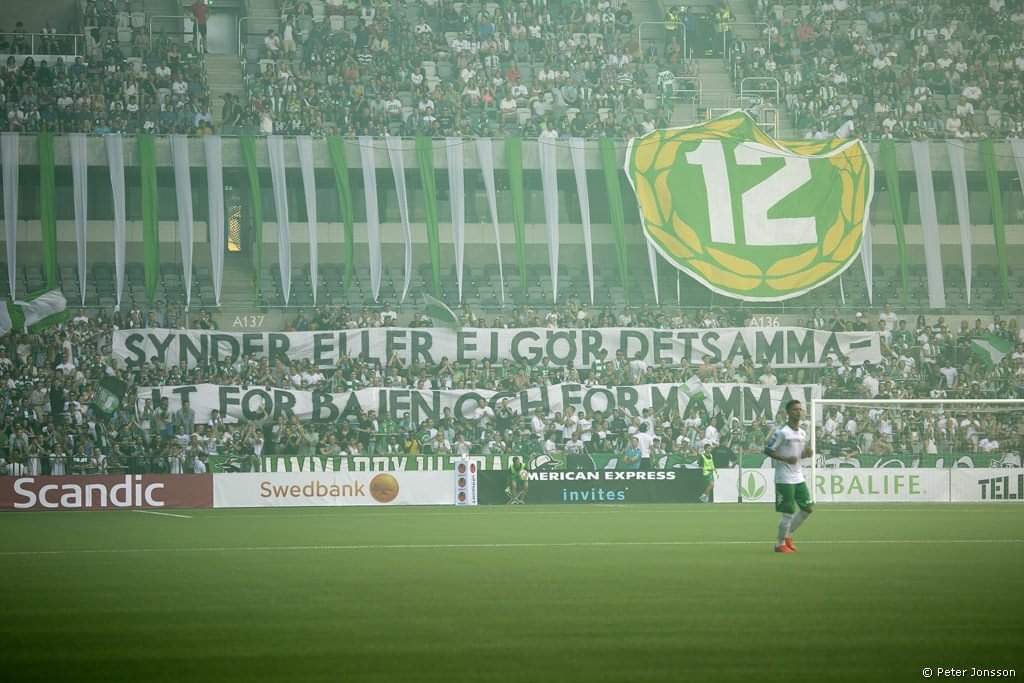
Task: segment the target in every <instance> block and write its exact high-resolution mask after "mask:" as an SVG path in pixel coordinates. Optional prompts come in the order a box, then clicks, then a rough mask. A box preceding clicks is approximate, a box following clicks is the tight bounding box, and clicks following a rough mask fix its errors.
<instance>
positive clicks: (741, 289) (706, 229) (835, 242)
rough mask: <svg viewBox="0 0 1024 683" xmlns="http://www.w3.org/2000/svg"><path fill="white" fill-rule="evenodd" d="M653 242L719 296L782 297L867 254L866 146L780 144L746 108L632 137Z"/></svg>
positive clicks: (634, 176) (631, 160)
mask: <svg viewBox="0 0 1024 683" xmlns="http://www.w3.org/2000/svg"><path fill="white" fill-rule="evenodd" d="M625 168H626V175H627V176H628V177H629V181H630V183H631V184H632V186H633V190H634V192H635V193H636V198H637V204H638V205H639V208H640V218H641V222H642V224H643V229H644V234H645V236H646V237H647V240H648V241H649V242H650V243H651V244H652V245H653V246H654V247H655V248H656V249H657V250H658V252H659V253H660V254H661V255H662V256H663V257H664V258H665V259H666V260H667V261H668V262H669V263H672V264H673V265H675V266H676V267H677V268H679V269H680V270H682V271H684V272H685V273H687V274H689V275H690V276H691V277H693V278H695V279H696V280H698V281H699V282H701V283H703V284H704V285H706V286H707V287H709V288H710V289H712V290H714V291H715V292H718V293H719V294H722V295H725V296H729V297H733V298H736V299H742V300H744V301H782V300H785V299H791V298H793V297H796V296H800V295H801V294H805V293H806V292H809V291H810V290H812V289H814V288H816V287H819V286H821V285H823V284H825V283H827V282H829V281H830V280H832V279H833V278H835V277H837V276H839V275H840V274H841V273H842V272H843V271H844V270H846V268H848V267H849V266H850V264H851V263H853V262H854V260H855V259H856V258H857V254H858V253H859V252H860V248H861V242H862V240H863V236H864V230H865V226H866V225H867V221H868V207H869V206H870V204H871V197H872V193H873V189H874V166H873V165H872V162H871V158H870V157H869V156H868V153H867V150H866V149H865V147H864V144H863V143H862V142H861V141H860V140H843V139H839V138H832V139H827V140H800V141H793V142H789V141H781V140H775V139H773V138H771V137H770V136H769V135H768V134H767V133H765V132H764V131H763V130H761V129H760V128H759V127H758V125H757V124H756V123H755V122H754V120H753V119H751V118H750V116H748V115H747V114H746V113H744V112H742V111H738V110H737V111H733V112H730V113H728V114H725V115H724V116H721V117H719V118H716V119H713V120H710V121H706V122H704V123H700V124H696V125H692V126H685V127H683V128H672V129H666V130H656V131H653V132H651V133H648V134H647V135H644V136H642V137H639V138H635V139H633V140H632V141H630V144H629V148H628V149H627V152H626V167H625Z"/></svg>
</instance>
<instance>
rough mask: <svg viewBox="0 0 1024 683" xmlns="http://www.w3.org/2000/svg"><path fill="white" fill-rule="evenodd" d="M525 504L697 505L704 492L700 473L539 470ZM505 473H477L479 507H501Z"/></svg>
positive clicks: (505, 497) (530, 483)
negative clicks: (478, 477) (478, 474)
mask: <svg viewBox="0 0 1024 683" xmlns="http://www.w3.org/2000/svg"><path fill="white" fill-rule="evenodd" d="M527 485H528V490H527V494H526V496H525V497H524V500H525V502H526V503H543V504H566V505H584V504H593V503H596V504H601V503H696V502H697V501H698V500H699V499H700V495H701V493H703V492H704V486H705V484H704V478H703V477H702V476H701V473H700V471H699V470H690V469H679V470H667V471H653V472H640V471H635V470H632V471H609V470H596V471H564V470H557V471H542V472H531V473H530V474H529V477H528V480H527ZM507 487H508V474H507V473H505V472H494V471H489V472H488V471H485V472H481V473H480V504H481V505H504V504H505V503H507V502H508V501H509V495H508V492H507V491H506V488H507Z"/></svg>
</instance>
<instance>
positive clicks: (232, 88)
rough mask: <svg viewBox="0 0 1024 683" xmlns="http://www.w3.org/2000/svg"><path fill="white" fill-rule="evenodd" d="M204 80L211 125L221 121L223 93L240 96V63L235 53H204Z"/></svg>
mask: <svg viewBox="0 0 1024 683" xmlns="http://www.w3.org/2000/svg"><path fill="white" fill-rule="evenodd" d="M206 81H207V85H208V86H209V88H210V107H211V108H212V110H213V125H214V126H220V124H221V123H222V121H223V118H222V116H221V115H222V114H223V113H224V95H226V94H227V93H231V94H232V95H235V96H236V97H239V98H240V97H241V96H242V65H241V63H240V62H239V61H238V56H237V55H211V54H208V55H206Z"/></svg>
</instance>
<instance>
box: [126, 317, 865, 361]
mask: <svg viewBox="0 0 1024 683" xmlns="http://www.w3.org/2000/svg"><path fill="white" fill-rule="evenodd" d="M620 351H621V352H622V357H623V359H625V360H633V359H635V358H637V357H638V356H639V357H640V358H641V359H643V360H644V361H645V362H647V363H650V364H657V365H678V364H679V363H680V361H686V362H688V363H690V364H693V365H696V364H699V363H701V362H703V360H704V359H705V358H707V359H708V360H709V361H710V362H711V363H721V362H725V363H729V364H733V363H736V362H738V361H743V360H748V359H749V360H750V361H751V362H753V363H754V364H755V365H761V364H768V365H770V366H772V367H774V368H817V367H823V366H824V365H825V359H826V358H828V357H829V356H831V357H832V358H833V360H834V361H835V362H837V363H838V361H839V360H841V359H842V358H844V357H848V358H849V359H850V363H851V364H852V365H861V364H863V363H864V362H865V361H870V362H872V363H875V364H877V363H878V362H879V361H881V359H882V355H881V344H880V337H879V333H878V332H877V331H875V332H871V331H865V332H831V331H827V330H813V329H808V328H803V327H722V328H714V329H679V330H661V329H651V328H628V327H601V328H582V329H564V328H560V329H548V328H543V327H536V328H513V329H489V328H462V329H460V330H454V329H449V328H439V327H421V328H405V327H374V328H362V329H352V330H336V331H329V332H328V331H325V332H219V331H210V330H171V329H162V328H145V329H126V330H115V331H114V337H113V354H114V356H115V357H117V358H120V359H121V360H123V361H124V362H125V364H126V365H127V366H128V367H130V368H131V367H137V366H139V365H141V364H143V363H145V362H147V361H151V360H154V359H155V360H156V361H157V362H159V363H161V364H163V365H172V366H176V365H184V366H188V367H196V366H201V365H231V364H233V363H235V362H236V361H237V360H238V359H239V358H241V357H245V358H267V359H268V360H269V361H270V363H271V365H273V364H274V363H275V362H277V361H278V360H282V361H284V362H285V363H288V364H290V363H291V362H292V361H297V360H303V361H306V360H308V361H311V362H312V363H313V365H314V366H316V367H317V368H319V369H328V368H333V367H335V366H336V365H337V364H338V360H339V358H341V357H343V356H347V357H350V358H353V357H361V358H364V359H368V360H376V361H379V362H380V363H386V362H387V361H388V359H390V358H391V357H392V356H397V357H398V358H400V359H401V360H402V361H403V362H404V363H406V364H409V363H427V364H436V363H438V362H440V361H441V359H442V358H448V359H449V360H450V361H452V362H460V363H461V362H463V361H471V360H476V361H484V360H487V361H490V362H491V363H500V362H503V361H505V360H511V361H514V362H516V363H526V364H527V365H531V366H533V365H543V364H545V363H548V364H550V365H553V366H555V367H568V366H570V365H571V366H573V367H576V368H590V367H592V366H594V365H595V364H602V363H606V362H610V361H612V360H614V359H615V358H616V356H617V354H618V353H619V352H620Z"/></svg>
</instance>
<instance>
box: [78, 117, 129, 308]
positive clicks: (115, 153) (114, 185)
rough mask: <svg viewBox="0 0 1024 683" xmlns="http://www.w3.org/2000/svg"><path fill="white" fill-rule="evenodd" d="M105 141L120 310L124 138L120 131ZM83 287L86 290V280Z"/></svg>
mask: <svg viewBox="0 0 1024 683" xmlns="http://www.w3.org/2000/svg"><path fill="white" fill-rule="evenodd" d="M103 143H104V146H105V147H106V151H107V168H108V169H109V170H110V192H111V195H112V196H113V200H114V277H115V282H116V284H117V308H118V310H120V309H121V297H122V296H123V295H124V264H125V242H126V239H127V236H126V230H127V221H126V219H125V197H124V138H122V137H121V134H120V133H114V134H112V135H104V136H103ZM82 289H83V291H84V290H85V282H84V281H83V282H82ZM83 298H84V297H83Z"/></svg>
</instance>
